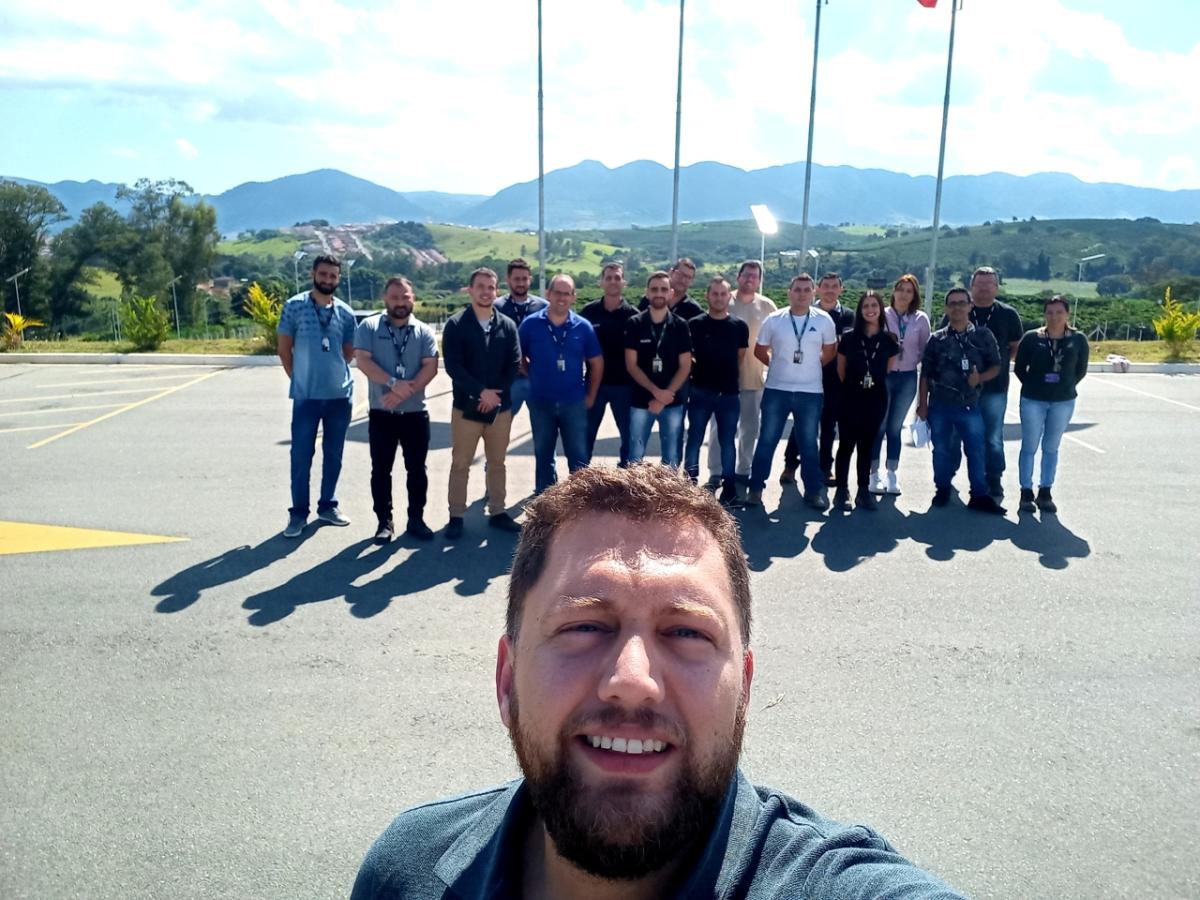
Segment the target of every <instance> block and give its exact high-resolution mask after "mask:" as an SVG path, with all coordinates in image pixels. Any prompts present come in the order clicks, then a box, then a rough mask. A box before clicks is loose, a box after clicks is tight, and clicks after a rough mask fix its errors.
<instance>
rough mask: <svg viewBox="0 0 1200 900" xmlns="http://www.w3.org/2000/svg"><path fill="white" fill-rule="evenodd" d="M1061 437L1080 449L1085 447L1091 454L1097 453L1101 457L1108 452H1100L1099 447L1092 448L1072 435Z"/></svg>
mask: <svg viewBox="0 0 1200 900" xmlns="http://www.w3.org/2000/svg"><path fill="white" fill-rule="evenodd" d="M1063 437H1064V438H1066V439H1067V440H1068V441H1070V442H1071V443H1072V444H1078V445H1079V446H1080V447H1086V448H1087V449H1088V450H1091V451H1092V452H1093V453H1099V454H1101V455H1103V454H1105V453H1107V452H1108V451H1107V450H1101V449H1100V448H1099V447H1093V446H1092V445H1091V444H1089V443H1088V442H1087V441H1081V440H1080V439H1079V438H1077V437H1075V436H1074V435H1071V434H1064V435H1063Z"/></svg>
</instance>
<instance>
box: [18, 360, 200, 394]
mask: <svg viewBox="0 0 1200 900" xmlns="http://www.w3.org/2000/svg"><path fill="white" fill-rule="evenodd" d="M130 368H133V366H130ZM155 371H157V369H156V370H155ZM192 375H193V373H192V372H176V373H174V374H172V375H134V374H133V373H130V377H129V378H106V379H104V380H103V381H60V382H58V383H57V384H36V385H34V387H36V388H41V389H42V390H54V389H55V388H68V387H91V386H92V385H95V384H134V383H141V382H143V381H166V380H168V379H171V378H191V377H192ZM155 390H158V388H155Z"/></svg>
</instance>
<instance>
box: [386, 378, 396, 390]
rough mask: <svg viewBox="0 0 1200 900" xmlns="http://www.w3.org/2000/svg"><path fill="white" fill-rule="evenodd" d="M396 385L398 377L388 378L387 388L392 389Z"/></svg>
mask: <svg viewBox="0 0 1200 900" xmlns="http://www.w3.org/2000/svg"><path fill="white" fill-rule="evenodd" d="M395 386H396V379H395V378H389V379H388V380H387V389H388V390H389V391H390V390H391V389H392V388H394V387H395Z"/></svg>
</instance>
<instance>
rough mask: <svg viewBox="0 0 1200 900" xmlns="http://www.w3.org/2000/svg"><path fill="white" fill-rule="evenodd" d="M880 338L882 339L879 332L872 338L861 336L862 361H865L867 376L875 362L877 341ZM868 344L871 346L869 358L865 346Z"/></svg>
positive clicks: (877, 348)
mask: <svg viewBox="0 0 1200 900" xmlns="http://www.w3.org/2000/svg"><path fill="white" fill-rule="evenodd" d="M881 337H882V332H879V331H877V332H875V336H874V337H873V338H870V337H867V336H866V335H865V334H864V335H863V339H862V344H861V346H862V354H863V359H865V360H866V361H867V374H870V372H871V363H873V362H875V356H876V354H877V353H879V340H880V338H881ZM868 343H869V344H870V345H871V355H870V356H867V344H868Z"/></svg>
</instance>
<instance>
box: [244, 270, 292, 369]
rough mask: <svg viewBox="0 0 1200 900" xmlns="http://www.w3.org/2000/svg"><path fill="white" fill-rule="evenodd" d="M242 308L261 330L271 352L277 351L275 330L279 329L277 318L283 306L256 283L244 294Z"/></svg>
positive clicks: (277, 336) (277, 343)
mask: <svg viewBox="0 0 1200 900" xmlns="http://www.w3.org/2000/svg"><path fill="white" fill-rule="evenodd" d="M242 308H243V309H245V310H246V315H248V316H249V317H250V318H251V319H252V320H253V321H254V323H255V324H256V325H258V326H259V327H260V328H262V330H263V337H264V338H265V339H266V341H267V346H268V347H270V348H271V350H272V352H274V351H276V350H278V348H279V333H278V331H276V329H277V328H278V327H279V316H280V315H281V314H282V312H283V304H282V303H280V302H279V300H277V299H276V298H275V297H272V296H271V295H270V294H268V293H267V292H266V291H264V290H263V289H262V287H261V286H260V285H259V283H258V282H257V281H256V282H254V284H252V285H250V290H249V291H247V292H246V299H245V301H244V302H243V303H242Z"/></svg>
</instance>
